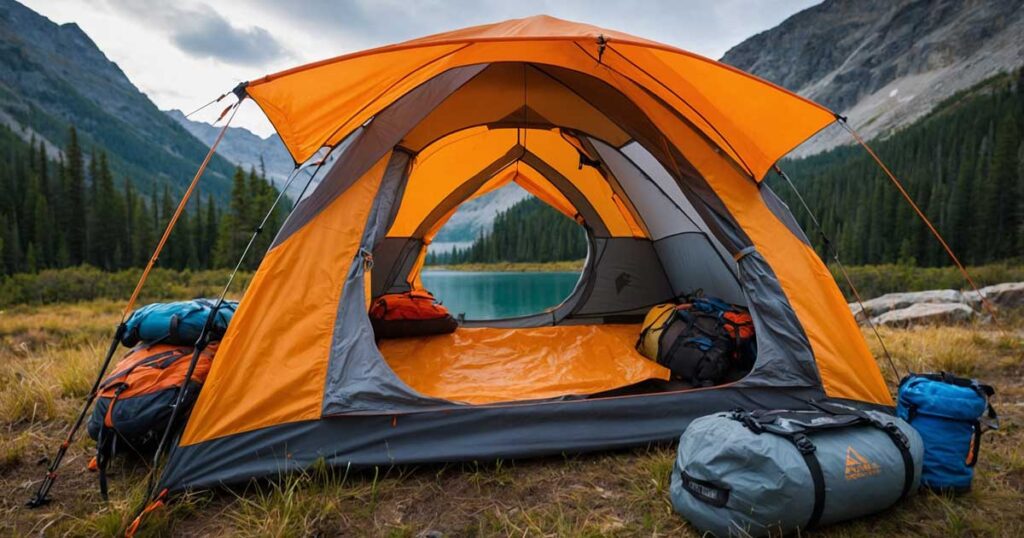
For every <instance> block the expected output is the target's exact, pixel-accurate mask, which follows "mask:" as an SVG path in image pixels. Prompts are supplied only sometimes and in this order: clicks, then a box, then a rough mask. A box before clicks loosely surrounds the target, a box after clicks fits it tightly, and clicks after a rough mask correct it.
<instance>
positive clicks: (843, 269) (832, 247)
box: [775, 164, 903, 385]
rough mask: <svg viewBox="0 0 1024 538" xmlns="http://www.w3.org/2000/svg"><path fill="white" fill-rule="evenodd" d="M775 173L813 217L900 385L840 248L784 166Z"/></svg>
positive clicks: (894, 368)
mask: <svg viewBox="0 0 1024 538" xmlns="http://www.w3.org/2000/svg"><path fill="white" fill-rule="evenodd" d="M775 173H777V174H778V175H779V176H781V177H782V179H785V180H786V183H788V184H789V188H791V189H793V193H794V194H796V198H797V200H799V201H800V205H802V206H803V207H804V211H806V212H807V216H809V217H810V218H811V222H812V223H813V224H814V227H815V228H816V229H817V230H818V234H820V235H821V240H822V242H823V243H824V244H825V248H827V249H828V250H829V253H830V254H831V255H832V259H833V260H834V261H835V262H836V266H837V267H839V272H841V273H842V274H843V279H844V280H846V285H847V286H850V291H851V292H853V298H854V299H855V300H856V301H857V304H858V305H859V306H860V312H861V315H863V316H864V320H865V321H867V323H868V326H869V327H871V332H873V333H875V338H876V339H878V344H879V345H880V346H882V353H884V354H885V359H886V360H887V361H888V362H889V367H890V368H892V373H894V374H896V384H897V385H898V384H899V382H900V379H903V378H902V377H901V376H900V371H899V370H898V369H897V368H896V363H895V362H894V361H893V360H892V355H891V354H889V348H888V347H887V346H886V345H885V340H884V339H883V338H882V334H881V333H880V332H878V327H877V326H875V324H874V322H872V321H871V316H870V313H869V312H868V309H867V308H865V307H864V300H863V299H862V298H861V296H860V292H859V291H857V286H855V285H854V284H853V279H852V278H850V273H848V272H847V271H846V266H845V265H843V262H842V261H841V260H840V259H839V250H838V249H836V247H835V244H834V243H832V240H831V239H829V237H828V236H827V235H825V228H823V227H822V226H821V222H820V221H818V217H816V216H815V215H814V212H813V211H811V208H810V206H808V205H807V201H806V200H804V197H803V195H801V194H800V191H799V190H798V189H797V188H796V185H795V184H793V180H791V179H789V176H788V175H786V173H785V172H783V171H782V168H779V165H777V164H776V165H775Z"/></svg>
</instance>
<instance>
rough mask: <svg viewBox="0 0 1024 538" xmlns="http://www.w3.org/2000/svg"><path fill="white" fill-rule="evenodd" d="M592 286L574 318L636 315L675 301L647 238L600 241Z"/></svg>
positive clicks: (575, 311) (594, 263)
mask: <svg viewBox="0 0 1024 538" xmlns="http://www.w3.org/2000/svg"><path fill="white" fill-rule="evenodd" d="M598 242H601V243H603V248H600V249H599V250H598V255H597V256H596V259H595V260H594V261H593V266H594V273H593V276H592V277H591V279H592V282H593V286H592V288H591V289H590V290H588V292H587V295H586V297H585V298H584V299H583V301H582V303H581V304H580V306H579V307H577V308H576V309H575V310H574V311H573V313H572V316H574V317H584V316H595V315H603V314H617V313H625V312H633V311H636V310H643V309H646V308H650V307H651V306H654V305H656V304H658V303H663V302H666V301H670V300H672V299H673V293H672V287H671V286H670V285H669V282H668V278H667V277H666V276H665V271H664V270H663V269H662V267H661V263H660V262H659V261H658V255H657V253H656V252H655V251H654V245H653V244H652V243H651V241H650V240H647V239H634V238H628V237H611V238H607V239H598Z"/></svg>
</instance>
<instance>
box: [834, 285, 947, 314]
mask: <svg viewBox="0 0 1024 538" xmlns="http://www.w3.org/2000/svg"><path fill="white" fill-rule="evenodd" d="M963 300H964V299H963V295H962V294H961V293H960V292H959V291H956V290H929V291H915V292H906V293H887V294H885V295H883V296H881V297H876V298H874V299H871V300H868V301H864V308H866V309H867V310H868V314H869V315H870V316H873V317H877V316H881V315H882V314H885V313H887V312H891V311H893V310H900V309H903V308H907V307H909V306H912V305H916V304H923V303H962V302H963ZM850 311H851V312H853V317H854V318H856V319H857V321H864V314H863V313H862V312H861V311H860V305H858V304H857V303H851V304H850Z"/></svg>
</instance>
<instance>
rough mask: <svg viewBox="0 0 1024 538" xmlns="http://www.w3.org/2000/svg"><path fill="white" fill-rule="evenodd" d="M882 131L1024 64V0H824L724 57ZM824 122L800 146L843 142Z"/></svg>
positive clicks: (871, 132)
mask: <svg viewBox="0 0 1024 538" xmlns="http://www.w3.org/2000/svg"><path fill="white" fill-rule="evenodd" d="M721 61H722V62H725V63H727V64H730V65H733V66H736V67H738V68H740V69H743V70H744V71H748V72H750V73H753V74H755V75H758V76H760V77H763V78H765V79H767V80H770V81H772V82H775V83H777V84H779V85H781V86H783V87H785V88H788V89H790V90H794V91H796V92H798V93H800V94H801V95H804V96H806V97H809V98H811V99H813V100H815V101H818V102H820V103H823V104H825V105H826V106H828V107H830V108H832V109H833V110H835V111H837V112H839V113H841V114H843V115H846V116H848V117H849V120H850V123H851V124H852V125H853V126H854V127H856V128H857V129H858V130H859V131H860V132H861V133H862V134H863V135H865V136H866V137H868V138H873V137H879V136H887V135H888V134H890V133H892V132H893V131H894V130H896V129H898V128H900V127H902V126H904V125H907V124H909V123H911V122H913V121H914V120H916V119H918V118H920V117H921V116H923V115H924V114H926V113H928V112H929V111H930V110H931V109H932V107H934V106H935V105H936V104H938V103H939V102H941V101H942V100H943V99H946V98H947V97H949V96H951V95H953V94H955V93H956V92H958V91H961V90H964V89H966V88H969V87H971V86H973V85H974V84H976V83H978V82H979V81H981V80H984V79H986V78H989V77H991V76H992V75H994V74H997V73H999V72H1004V71H1009V70H1012V69H1014V68H1017V67H1020V66H1021V65H1022V64H1024V0H986V1H979V0H827V1H825V2H823V3H822V4H819V5H817V6H814V7H812V8H809V9H806V10H804V11H801V12H799V13H797V14H796V15H793V16H792V17H790V18H789V19H787V20H786V21H784V22H783V23H782V24H780V25H779V26H777V27H775V28H772V29H771V30H768V31H766V32H762V33H760V34H757V35H755V36H753V37H751V38H749V39H747V40H746V41H744V42H742V43H740V44H739V45H737V46H735V47H733V48H732V49H730V50H729V51H728V52H726V53H725V55H724V56H723V57H722V59H721ZM847 142H848V136H847V135H845V133H844V132H843V131H842V130H840V129H829V130H826V131H825V132H823V133H821V134H820V135H819V136H818V137H816V138H815V139H813V140H811V141H810V142H809V143H808V144H805V145H804V146H803V147H801V148H800V149H799V150H798V152H797V155H806V154H810V153H816V152H818V151H821V150H824V149H828V148H831V147H834V146H836V145H839V144H843V143H847Z"/></svg>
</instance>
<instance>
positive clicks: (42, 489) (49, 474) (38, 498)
mask: <svg viewBox="0 0 1024 538" xmlns="http://www.w3.org/2000/svg"><path fill="white" fill-rule="evenodd" d="M123 334H124V320H123V319H122V320H121V323H119V324H118V326H117V330H115V331H114V338H113V339H112V340H111V342H110V347H109V348H108V349H107V355H106V357H105V358H104V359H103V367H102V368H100V373H99V375H98V376H96V381H94V382H93V384H92V388H91V389H89V395H88V397H86V401H85V406H83V407H82V410H81V411H80V412H79V413H78V419H77V420H75V423H74V425H73V426H72V427H71V430H70V431H68V435H67V437H66V438H65V439H64V442H63V443H61V444H60V448H58V449H57V454H56V455H54V456H53V459H52V460H51V461H50V466H49V467H48V468H47V469H46V476H45V477H43V481H42V483H40V484H39V489H38V490H36V494H35V495H33V496H32V498H31V499H29V500H28V502H27V503H25V505H26V506H28V507H29V508H38V507H40V506H44V505H47V504H49V503H50V500H51V499H50V488H52V487H53V483H54V482H55V481H56V480H57V468H58V467H60V463H61V461H63V460H64V455H65V454H67V452H68V448H69V447H70V446H71V443H72V441H74V439H75V434H76V433H78V430H79V428H81V427H82V423H83V422H85V415H86V414H88V412H89V408H90V407H92V403H93V401H95V400H96V394H97V393H98V391H99V387H100V383H101V382H102V381H103V374H104V373H106V371H107V368H108V367H109V366H110V359H111V358H112V357H113V356H114V352H116V351H117V345H118V344H119V343H121V336H122V335H123Z"/></svg>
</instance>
